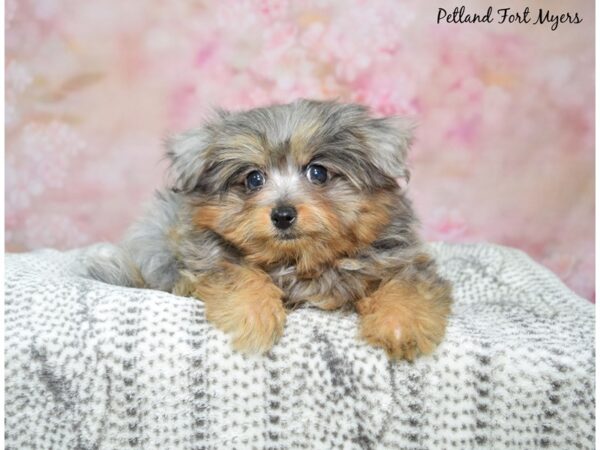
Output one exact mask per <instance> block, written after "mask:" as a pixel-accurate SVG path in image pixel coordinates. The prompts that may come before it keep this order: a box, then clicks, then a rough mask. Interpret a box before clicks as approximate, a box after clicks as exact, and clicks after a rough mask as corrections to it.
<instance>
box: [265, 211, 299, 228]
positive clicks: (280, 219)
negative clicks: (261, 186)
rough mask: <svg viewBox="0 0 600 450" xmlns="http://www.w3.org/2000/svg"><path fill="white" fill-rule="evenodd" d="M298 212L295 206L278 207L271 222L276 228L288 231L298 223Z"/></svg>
mask: <svg viewBox="0 0 600 450" xmlns="http://www.w3.org/2000/svg"><path fill="white" fill-rule="evenodd" d="M297 216H298V212H297V211H296V208H294V207H293V206H278V207H276V208H273V210H272V211H271V222H273V225H275V228H279V229H280V230H287V229H288V228H289V227H291V226H292V224H293V223H294V222H295V221H296V217H297Z"/></svg>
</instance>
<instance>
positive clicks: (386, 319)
mask: <svg viewBox="0 0 600 450" xmlns="http://www.w3.org/2000/svg"><path fill="white" fill-rule="evenodd" d="M450 303H451V298H450V288H449V286H448V285H444V286H419V285H416V286H415V285H410V284H405V283H402V282H400V281H396V280H392V281H390V282H389V283H388V284H386V285H385V286H383V287H382V288H380V289H379V290H377V291H376V292H375V293H373V295H372V296H371V297H366V298H364V299H362V300H361V301H360V302H358V304H357V310H358V311H359V313H360V314H361V315H362V323H361V334H362V337H363V338H364V339H365V340H366V341H367V342H368V343H369V344H371V345H373V346H375V347H382V348H384V349H385V351H386V352H387V354H388V356H389V357H390V358H396V359H407V360H410V361H412V360H414V359H415V358H416V357H417V356H419V355H420V354H428V353H431V352H432V351H433V350H435V348H436V347H437V345H438V344H439V343H440V342H441V340H442V338H443V337H444V333H445V330H446V323H447V318H448V314H449V313H450Z"/></svg>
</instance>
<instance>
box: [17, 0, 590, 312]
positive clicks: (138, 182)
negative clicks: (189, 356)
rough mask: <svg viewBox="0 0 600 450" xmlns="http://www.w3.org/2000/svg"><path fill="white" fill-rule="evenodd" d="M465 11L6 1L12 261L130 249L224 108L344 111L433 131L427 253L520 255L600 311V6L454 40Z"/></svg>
mask: <svg viewBox="0 0 600 450" xmlns="http://www.w3.org/2000/svg"><path fill="white" fill-rule="evenodd" d="M461 4H465V5H466V8H467V12H479V13H483V12H485V10H486V9H487V7H488V6H489V4H490V2H488V3H486V2H485V1H473V2H463V3H461ZM454 6H457V4H456V3H451V2H448V1H437V2H423V1H418V0H407V1H395V0H369V1H366V0H335V1H321V0H308V1H302V2H299V1H297V2H292V1H285V0H283V1H274V0H252V1H212V2H211V1H208V0H206V1H197V0H189V1H181V0H173V1H168V2H166V1H160V0H128V1H126V2H124V1H121V0H103V1H102V2H90V1H80V0H7V1H6V124H5V126H6V224H5V226H6V246H7V250H9V251H24V250H29V249H35V248H39V247H56V248H61V249H66V248H71V247H75V246H82V245H85V244H89V243H91V242H94V241H98V240H117V239H118V238H119V237H120V236H121V235H122V233H123V232H124V230H125V229H126V227H127V225H128V224H130V223H131V221H132V220H133V219H134V218H135V217H136V216H137V215H138V214H139V212H140V210H141V208H142V205H143V202H144V201H145V200H147V199H148V198H149V197H150V196H151V193H152V191H153V189H154V188H156V187H157V186H159V185H160V184H161V183H162V182H163V181H164V176H163V171H164V169H165V166H166V164H165V161H164V160H162V159H161V158H162V152H163V149H162V147H161V145H162V144H161V142H162V139H163V137H164V136H165V135H167V134H168V133H170V132H174V131H178V130H182V129H184V128H186V127H189V126H193V125H195V124H198V122H199V121H200V120H201V118H202V117H203V115H204V114H205V113H206V112H207V110H208V109H209V108H210V107H211V106H221V107H224V108H231V109H240V108H248V107H253V106H258V105H265V104H268V103H271V102H287V101H291V100H293V99H296V98H298V97H313V98H339V99H342V100H347V101H356V102H362V103H365V104H367V105H370V106H371V107H372V108H373V109H374V110H375V111H376V112H377V113H378V114H409V115H412V116H415V117H416V118H417V119H418V122H419V123H420V127H419V129H418V132H417V140H416V143H415V145H414V147H413V151H412V154H411V167H412V174H413V177H412V181H411V185H410V190H411V192H412V196H413V197H414V198H415V200H416V205H417V208H418V211H419V213H420V215H421V217H422V221H423V226H424V230H425V234H426V236H427V238H428V239H431V240H447V241H457V242H474V241H490V242H495V243H500V244H504V245H509V246H514V247H518V248H520V249H522V250H524V251H526V252H527V253H529V254H530V255H531V256H532V257H533V258H535V259H536V260H538V261H540V262H541V263H542V264H544V265H546V266H547V267H549V268H550V269H552V270H553V271H555V272H556V273H557V274H558V275H559V276H560V277H561V278H562V279H563V280H564V281H565V282H566V283H567V284H568V285H569V286H570V287H572V288H573V289H574V290H575V291H576V292H577V293H579V294H580V295H582V296H584V297H586V298H588V299H590V300H592V301H594V298H595V286H594V48H593V45H594V44H593V38H594V34H593V33H594V3H593V2H591V1H571V2H568V3H565V2H559V1H556V0H544V1H543V2H542V1H531V2H530V4H529V6H530V7H531V9H532V11H533V12H534V13H536V12H537V8H539V7H543V8H546V9H549V10H550V11H551V12H553V13H562V12H567V11H570V12H572V13H574V12H577V13H578V15H579V17H580V18H581V19H582V23H580V24H569V23H565V24H561V25H559V27H558V29H557V30H555V31H552V30H551V29H550V26H549V25H539V24H538V25H532V24H518V23H513V24H502V25H500V24H498V23H497V20H496V23H493V24H436V16H437V12H438V7H445V8H447V9H448V10H452V8H454ZM509 6H510V7H512V8H513V11H515V12H516V11H522V9H523V7H524V6H526V5H524V3H523V2H519V1H512V0H507V1H506V7H509Z"/></svg>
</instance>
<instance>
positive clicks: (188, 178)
mask: <svg viewBox="0 0 600 450" xmlns="http://www.w3.org/2000/svg"><path fill="white" fill-rule="evenodd" d="M210 142H211V138H210V132H209V130H208V129H207V127H201V128H193V129H191V130H188V131H185V132H183V133H180V134H176V135H172V136H169V137H168V138H167V139H166V141H165V145H166V147H167V157H168V158H169V159H170V160H171V168H170V173H169V178H170V180H171V183H172V189H173V190H174V191H177V192H184V193H188V192H191V191H193V190H194V189H195V188H196V186H197V185H198V182H199V181H200V177H201V175H202V173H203V172H204V171H205V170H206V166H207V156H208V150H209V148H210Z"/></svg>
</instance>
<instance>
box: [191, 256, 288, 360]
mask: <svg viewBox="0 0 600 450" xmlns="http://www.w3.org/2000/svg"><path fill="white" fill-rule="evenodd" d="M193 295H194V296H195V297H197V298H199V299H201V300H203V301H204V305H205V308H206V318H207V319H208V320H209V321H210V322H212V323H213V324H214V325H216V326H217V327H218V328H219V329H221V330H222V331H224V332H225V333H228V334H230V335H231V339H232V345H233V347H234V348H235V349H237V350H240V351H242V352H248V353H263V352H265V351H268V350H269V349H270V348H271V347H272V346H273V344H274V343H275V342H276V341H277V339H279V337H280V336H281V334H282V332H283V326H284V324H285V310H284V308H283V304H282V301H281V297H282V295H283V292H282V291H281V289H279V288H278V287H277V286H275V285H274V284H273V282H272V281H271V279H270V278H269V276H268V275H267V274H266V273H264V272H262V271H260V270H257V269H254V268H250V267H244V266H238V265H235V264H228V263H224V264H223V265H222V267H221V268H220V270H218V271H216V272H214V273H211V274H206V275H204V276H200V277H198V278H197V279H196V282H195V284H194V290H193Z"/></svg>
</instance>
